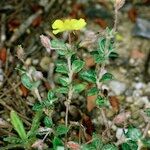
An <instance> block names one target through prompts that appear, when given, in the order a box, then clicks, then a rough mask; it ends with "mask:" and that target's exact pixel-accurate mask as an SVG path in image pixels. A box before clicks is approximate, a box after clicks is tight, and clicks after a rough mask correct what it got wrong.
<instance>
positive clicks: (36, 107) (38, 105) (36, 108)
mask: <svg viewBox="0 0 150 150" xmlns="http://www.w3.org/2000/svg"><path fill="white" fill-rule="evenodd" d="M42 108H43V106H42V104H40V103H35V104H34V105H33V107H32V110H34V111H39V110H41V109H42Z"/></svg>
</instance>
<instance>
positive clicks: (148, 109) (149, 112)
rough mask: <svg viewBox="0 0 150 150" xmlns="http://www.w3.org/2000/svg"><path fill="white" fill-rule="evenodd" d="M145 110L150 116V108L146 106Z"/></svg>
mask: <svg viewBox="0 0 150 150" xmlns="http://www.w3.org/2000/svg"><path fill="white" fill-rule="evenodd" d="M144 112H145V114H146V115H147V116H148V117H150V108H146V109H145V110H144Z"/></svg>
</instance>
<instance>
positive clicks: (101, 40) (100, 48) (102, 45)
mask: <svg viewBox="0 0 150 150" xmlns="http://www.w3.org/2000/svg"><path fill="white" fill-rule="evenodd" d="M105 43H106V39H105V38H104V37H101V38H99V39H98V52H99V53H102V52H104V50H105Z"/></svg>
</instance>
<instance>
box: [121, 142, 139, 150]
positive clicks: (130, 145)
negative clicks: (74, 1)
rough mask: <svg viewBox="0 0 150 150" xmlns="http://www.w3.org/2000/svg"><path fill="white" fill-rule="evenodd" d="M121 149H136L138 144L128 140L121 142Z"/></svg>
mask: <svg viewBox="0 0 150 150" xmlns="http://www.w3.org/2000/svg"><path fill="white" fill-rule="evenodd" d="M121 148H122V150H137V149H138V145H137V142H135V141H132V140H129V141H127V142H126V143H123V144H122V145H121Z"/></svg>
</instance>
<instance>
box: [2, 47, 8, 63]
mask: <svg viewBox="0 0 150 150" xmlns="http://www.w3.org/2000/svg"><path fill="white" fill-rule="evenodd" d="M6 59H7V50H6V48H5V47H3V48H2V49H1V50H0V60H1V61H2V62H3V63H5V62H6Z"/></svg>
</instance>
